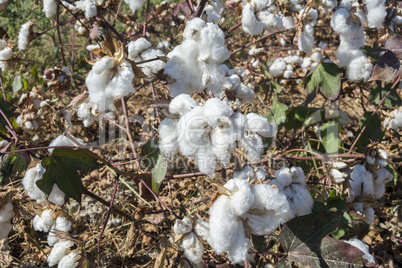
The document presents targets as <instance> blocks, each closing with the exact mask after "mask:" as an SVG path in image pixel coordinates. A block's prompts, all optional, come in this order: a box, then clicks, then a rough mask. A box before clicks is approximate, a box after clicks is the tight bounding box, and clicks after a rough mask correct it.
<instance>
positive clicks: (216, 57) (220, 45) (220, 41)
mask: <svg viewBox="0 0 402 268" xmlns="http://www.w3.org/2000/svg"><path fill="white" fill-rule="evenodd" d="M211 40H214V41H213V42H211ZM199 48H200V54H199V56H198V60H199V61H207V60H212V61H214V62H215V63H221V62H222V61H224V60H227V59H228V58H229V57H230V52H229V50H228V49H227V47H226V46H225V35H224V33H223V31H222V30H221V29H220V28H219V26H218V25H216V24H213V23H207V24H206V25H205V27H203V28H202V29H201V33H200V39H199Z"/></svg>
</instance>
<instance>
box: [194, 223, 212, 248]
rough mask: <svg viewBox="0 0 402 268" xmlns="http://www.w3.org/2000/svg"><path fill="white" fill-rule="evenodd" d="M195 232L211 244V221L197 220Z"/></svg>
mask: <svg viewBox="0 0 402 268" xmlns="http://www.w3.org/2000/svg"><path fill="white" fill-rule="evenodd" d="M194 232H195V233H196V234H197V235H198V236H199V237H201V238H202V239H203V240H204V241H206V242H207V243H208V244H210V241H211V236H210V235H209V222H207V221H203V220H197V223H196V224H195V227H194Z"/></svg>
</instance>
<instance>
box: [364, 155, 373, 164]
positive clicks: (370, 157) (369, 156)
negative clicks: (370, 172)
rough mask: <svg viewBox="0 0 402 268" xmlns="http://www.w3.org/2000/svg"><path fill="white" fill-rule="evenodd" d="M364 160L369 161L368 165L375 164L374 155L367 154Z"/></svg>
mask: <svg viewBox="0 0 402 268" xmlns="http://www.w3.org/2000/svg"><path fill="white" fill-rule="evenodd" d="M366 162H367V163H369V164H370V165H375V157H374V156H371V155H368V156H367V157H366Z"/></svg>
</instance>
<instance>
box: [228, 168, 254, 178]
mask: <svg viewBox="0 0 402 268" xmlns="http://www.w3.org/2000/svg"><path fill="white" fill-rule="evenodd" d="M254 177H255V174H254V170H253V168H252V167H251V166H249V165H247V166H245V167H244V168H243V169H242V170H241V171H235V172H234V174H233V178H234V179H235V180H247V179H248V178H250V179H253V178H254Z"/></svg>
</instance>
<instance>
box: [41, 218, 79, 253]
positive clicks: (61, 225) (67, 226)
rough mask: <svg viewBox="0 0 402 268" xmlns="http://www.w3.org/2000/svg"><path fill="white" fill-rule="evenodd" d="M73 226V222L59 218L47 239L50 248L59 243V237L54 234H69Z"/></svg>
mask: <svg viewBox="0 0 402 268" xmlns="http://www.w3.org/2000/svg"><path fill="white" fill-rule="evenodd" d="M72 226H73V224H72V222H70V221H69V220H67V219H66V218H65V217H62V216H59V217H57V219H56V222H55V223H54V225H52V227H51V228H50V230H49V235H48V237H47V243H48V244H49V246H53V245H54V244H56V242H57V241H58V236H57V234H56V233H54V231H63V232H69V231H70V230H71V227H72Z"/></svg>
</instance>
